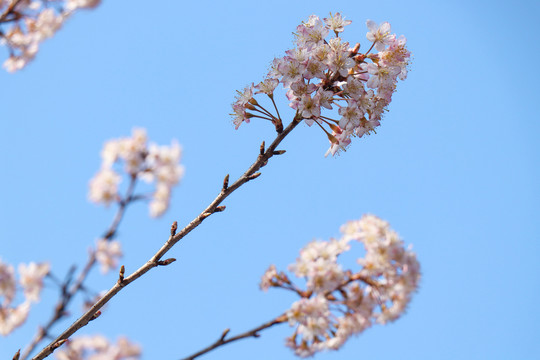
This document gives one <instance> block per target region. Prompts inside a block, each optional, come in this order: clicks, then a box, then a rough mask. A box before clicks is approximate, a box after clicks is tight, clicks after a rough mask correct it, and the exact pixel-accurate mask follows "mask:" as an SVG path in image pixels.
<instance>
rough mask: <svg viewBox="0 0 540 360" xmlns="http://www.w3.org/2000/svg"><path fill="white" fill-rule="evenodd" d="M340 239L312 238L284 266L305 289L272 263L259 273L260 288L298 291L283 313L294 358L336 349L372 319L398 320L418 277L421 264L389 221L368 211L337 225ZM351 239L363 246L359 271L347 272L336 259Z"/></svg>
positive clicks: (377, 321)
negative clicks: (284, 313) (340, 225)
mask: <svg viewBox="0 0 540 360" xmlns="http://www.w3.org/2000/svg"><path fill="white" fill-rule="evenodd" d="M341 233H342V237H341V238H340V239H332V240H330V241H314V242H311V243H310V244H308V245H307V246H306V247H305V248H303V249H302V250H301V252H300V257H299V258H298V259H297V260H296V263H294V264H292V265H290V267H289V270H290V271H291V272H293V273H294V275H296V276H297V277H300V278H303V279H305V281H306V289H305V290H302V289H300V288H299V287H298V286H297V285H295V284H294V283H293V282H292V281H291V279H290V278H289V277H288V276H287V275H286V274H285V273H284V272H278V271H277V269H276V267H275V266H273V265H272V266H270V268H269V269H268V270H267V271H266V273H265V274H264V275H263V277H262V280H261V284H260V286H261V289H263V290H267V289H268V288H270V287H280V288H284V289H287V290H291V291H294V292H296V293H297V294H298V295H300V297H301V299H300V300H298V301H296V302H295V303H293V304H292V306H291V308H290V309H289V310H288V311H287V312H286V317H287V320H288V322H289V324H290V325H291V326H294V327H295V330H294V333H293V335H292V336H290V337H289V338H287V345H288V346H289V347H291V348H292V349H293V350H294V351H295V353H296V354H297V355H299V356H311V355H313V354H314V353H316V352H318V351H322V350H329V349H332V350H337V349H339V348H340V347H341V346H342V345H343V344H344V343H345V341H346V340H347V339H348V338H349V337H350V336H351V335H355V334H359V333H361V332H362V331H364V330H365V329H367V328H368V327H370V326H371V325H373V324H374V323H380V324H385V323H387V322H389V321H394V320H396V319H397V318H399V317H400V316H401V315H402V314H403V313H404V312H405V309H406V307H407V304H408V303H409V302H410V300H411V296H412V294H413V293H414V292H415V291H416V289H417V287H418V283H419V281H420V265H419V263H418V261H417V259H416V255H415V254H414V253H413V252H412V251H411V247H408V248H406V247H405V245H404V243H403V241H402V240H401V239H400V238H399V235H398V234H397V233H396V232H395V231H394V230H392V229H391V228H390V225H389V224H388V222H386V221H384V220H381V219H380V218H378V217H376V216H373V215H365V216H363V217H362V218H361V219H360V220H357V221H350V222H348V223H346V224H345V225H343V226H342V227H341ZM352 242H360V243H362V244H363V245H364V248H365V255H364V256H363V257H361V258H359V259H358V260H357V262H358V264H359V265H361V269H360V270H359V271H357V272H353V271H352V270H347V269H344V268H343V267H342V265H341V264H339V263H338V257H339V255H340V254H342V253H344V252H346V251H348V250H349V249H350V248H351V243H352Z"/></svg>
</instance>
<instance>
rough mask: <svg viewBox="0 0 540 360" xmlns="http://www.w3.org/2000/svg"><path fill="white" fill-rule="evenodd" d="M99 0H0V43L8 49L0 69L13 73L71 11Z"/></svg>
mask: <svg viewBox="0 0 540 360" xmlns="http://www.w3.org/2000/svg"><path fill="white" fill-rule="evenodd" d="M100 2H101V1H100V0H65V1H63V0H60V1H54V2H52V1H46V0H34V1H14V0H12V1H0V43H1V44H2V45H5V46H6V47H7V48H8V49H9V53H10V56H9V58H8V59H7V60H6V61H5V62H4V68H5V69H6V70H7V71H9V72H15V71H17V70H20V69H22V68H24V67H25V66H26V65H27V64H28V63H29V62H30V61H31V60H33V59H34V58H35V56H36V54H37V52H38V50H39V45H40V44H41V42H43V41H44V40H45V39H48V38H50V37H52V36H53V35H54V34H55V33H56V31H58V30H59V29H60V28H61V27H62V24H63V23H64V21H66V20H67V19H68V18H69V17H70V16H71V15H72V14H73V12H74V11H75V10H77V9H80V8H94V7H96V6H97V5H99V3H100Z"/></svg>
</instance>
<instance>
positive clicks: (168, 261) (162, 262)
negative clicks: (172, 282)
mask: <svg viewBox="0 0 540 360" xmlns="http://www.w3.org/2000/svg"><path fill="white" fill-rule="evenodd" d="M175 261H176V259H175V258H169V259H165V260H160V261H158V262H157V264H158V266H167V265H170V264H172V263H173V262H175Z"/></svg>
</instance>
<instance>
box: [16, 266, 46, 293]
mask: <svg viewBox="0 0 540 360" xmlns="http://www.w3.org/2000/svg"><path fill="white" fill-rule="evenodd" d="M49 270H50V266H49V264H47V263H43V264H36V263H34V262H31V263H30V264H28V265H26V264H20V265H19V275H20V277H21V278H20V283H21V285H22V286H23V289H24V296H25V297H26V299H28V300H30V301H39V294H40V293H41V289H43V278H44V277H45V275H47V274H48V273H49Z"/></svg>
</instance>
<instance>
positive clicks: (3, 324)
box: [0, 260, 49, 336]
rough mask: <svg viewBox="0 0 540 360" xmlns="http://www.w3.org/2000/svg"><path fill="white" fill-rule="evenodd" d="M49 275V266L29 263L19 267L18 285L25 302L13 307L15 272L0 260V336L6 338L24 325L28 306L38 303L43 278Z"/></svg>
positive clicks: (15, 285)
mask: <svg viewBox="0 0 540 360" xmlns="http://www.w3.org/2000/svg"><path fill="white" fill-rule="evenodd" d="M48 273H49V264H46V263H43V264H36V263H33V262H32V263H30V264H28V265H25V264H20V265H19V284H20V285H21V286H22V288H23V293H24V297H25V301H24V302H23V303H22V304H19V305H16V306H15V305H14V304H13V301H14V300H15V297H16V292H17V281H16V278H15V270H14V268H13V266H12V265H9V264H5V263H3V262H2V261H1V260H0V335H3V336H6V335H8V334H9V333H11V332H12V331H13V330H14V329H16V328H17V327H19V326H20V325H22V324H23V323H24V321H25V320H26V317H27V316H28V313H29V311H30V304H31V303H32V302H38V301H39V295H40V293H41V289H42V288H43V278H44V277H45V275H47V274H48Z"/></svg>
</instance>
